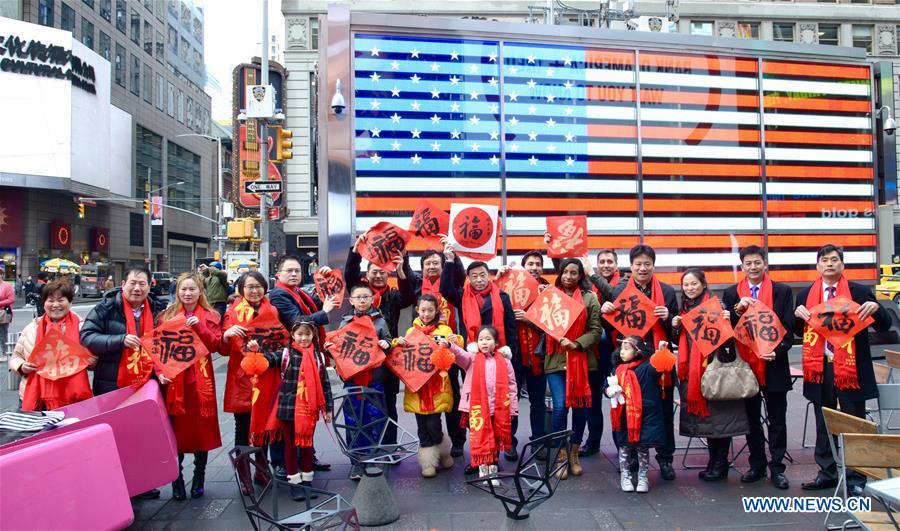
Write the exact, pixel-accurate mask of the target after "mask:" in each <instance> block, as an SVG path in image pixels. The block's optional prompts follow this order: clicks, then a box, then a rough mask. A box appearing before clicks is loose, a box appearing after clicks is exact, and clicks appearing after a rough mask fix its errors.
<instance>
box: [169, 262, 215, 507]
mask: <svg viewBox="0 0 900 531" xmlns="http://www.w3.org/2000/svg"><path fill="white" fill-rule="evenodd" d="M175 294H176V297H175V302H174V303H172V304H171V305H170V306H169V307H168V308H166V311H164V312H163V314H162V315H161V316H160V322H164V321H169V320H172V319H176V318H178V317H180V316H183V317H184V318H185V322H184V325H185V326H187V327H188V328H190V330H191V331H193V332H194V334H195V335H196V336H197V338H199V339H200V341H201V342H202V343H203V346H204V347H206V349H207V351H208V352H207V354H206V355H205V356H202V357H197V358H196V359H195V360H194V363H193V364H192V365H191V366H189V367H188V368H187V369H185V370H183V371H182V372H180V373H178V375H176V376H175V378H174V379H172V380H170V379H168V378H167V377H165V376H163V375H162V374H158V377H159V381H160V383H162V384H163V385H164V386H165V387H164V388H163V389H164V393H165V396H166V409H168V411H169V419H170V420H171V421H172V429H173V431H174V432H175V440H176V441H177V443H178V478H177V479H175V481H173V482H172V498H173V499H174V500H177V501H182V500H184V499H186V498H187V493H186V492H185V486H184V477H183V476H182V474H181V470H182V468H181V463H182V461H184V454H186V453H188V452H190V453H193V454H194V478H193V480H192V481H191V498H199V497H201V496H203V483H204V480H205V478H206V461H207V459H208V457H209V451H210V450H214V449H216V448H218V447H220V446H222V437H221V435H220V434H219V415H218V407H217V406H216V379H215V376H214V374H213V366H212V356H211V354H210V353H211V352H215V351H216V350H218V348H219V343H220V342H221V340H222V328H221V327H220V326H219V313H218V312H216V310H215V309H213V307H212V306H211V305H210V304H209V302H207V300H206V294H205V293H204V292H203V280H201V279H200V277H199V276H197V275H195V274H193V273H182V274H181V276H179V277H178V280H177V281H176V283H175Z"/></svg>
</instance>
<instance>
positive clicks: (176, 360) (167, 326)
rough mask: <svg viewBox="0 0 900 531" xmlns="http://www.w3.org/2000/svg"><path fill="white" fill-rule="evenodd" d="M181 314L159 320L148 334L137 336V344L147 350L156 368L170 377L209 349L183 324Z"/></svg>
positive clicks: (206, 353) (205, 354) (183, 320)
mask: <svg viewBox="0 0 900 531" xmlns="http://www.w3.org/2000/svg"><path fill="white" fill-rule="evenodd" d="M185 321H186V319H185V317H184V314H181V315H178V316H177V317H175V318H173V319H169V320H168V321H164V322H162V323H160V325H159V326H157V327H156V328H154V329H153V331H152V332H151V333H150V335H147V336H144V337H142V338H141V345H143V347H144V349H145V350H146V351H147V352H149V353H150V358H151V359H152V360H153V365H154V366H155V367H156V371H157V372H158V373H159V374H162V375H163V376H165V377H166V378H168V379H170V380H173V379H174V378H175V377H176V376H178V375H179V374H180V373H181V372H182V371H183V370H185V369H187V368H188V367H190V366H191V365H193V364H194V362H195V361H197V360H198V359H200V358H202V357H203V356H207V355H209V350H207V348H206V346H205V345H204V344H203V342H202V341H200V338H199V337H197V334H195V333H194V331H193V330H191V329H190V328H189V327H188V326H187V325H185Z"/></svg>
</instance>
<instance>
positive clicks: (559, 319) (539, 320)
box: [525, 286, 585, 341]
mask: <svg viewBox="0 0 900 531" xmlns="http://www.w3.org/2000/svg"><path fill="white" fill-rule="evenodd" d="M583 311H585V308H584V305H579V304H578V303H577V302H575V301H574V300H573V299H572V297H569V296H568V295H566V294H565V293H563V292H562V291H561V290H559V289H558V288H556V287H554V286H550V287H549V288H547V289H545V290H544V291H543V292H541V294H540V295H538V296H537V298H536V299H535V301H534V304H532V305H531V307H530V308H529V309H528V311H527V312H525V317H526V318H527V319H528V320H529V321H531V322H532V323H534V325H535V326H537V327H538V328H540V329H541V330H543V331H544V332H546V333H547V335H549V336H550V337H552V338H553V339H555V340H557V341H559V340H560V339H562V338H564V337H565V336H566V333H567V332H568V331H569V329H570V328H572V325H573V324H575V320H576V319H578V317H579V315H581V312H583Z"/></svg>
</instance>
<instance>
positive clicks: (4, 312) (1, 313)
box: [0, 306, 12, 341]
mask: <svg viewBox="0 0 900 531" xmlns="http://www.w3.org/2000/svg"><path fill="white" fill-rule="evenodd" d="M11 322H12V310H11V309H10V307H9V306H6V307H4V308H0V325H5V324H9V323H11ZM3 340H4V339H0V341H3Z"/></svg>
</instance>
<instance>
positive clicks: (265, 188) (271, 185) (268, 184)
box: [244, 181, 281, 194]
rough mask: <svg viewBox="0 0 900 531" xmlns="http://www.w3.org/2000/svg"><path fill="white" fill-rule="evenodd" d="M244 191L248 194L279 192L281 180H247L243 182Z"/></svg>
mask: <svg viewBox="0 0 900 531" xmlns="http://www.w3.org/2000/svg"><path fill="white" fill-rule="evenodd" d="M244 191H245V192H247V193H248V194H277V193H281V181H248V182H245V183H244Z"/></svg>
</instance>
